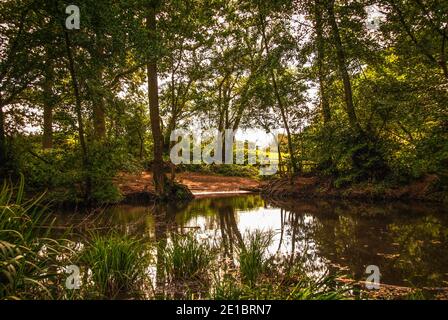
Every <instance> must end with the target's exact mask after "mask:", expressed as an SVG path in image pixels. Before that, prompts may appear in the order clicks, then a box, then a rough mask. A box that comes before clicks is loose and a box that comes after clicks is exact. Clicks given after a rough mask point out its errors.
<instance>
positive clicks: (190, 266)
mask: <svg viewBox="0 0 448 320" xmlns="http://www.w3.org/2000/svg"><path fill="white" fill-rule="evenodd" d="M213 257H214V250H213V248H212V247H211V246H210V245H209V244H208V243H207V242H201V241H199V240H198V239H197V237H196V234H195V233H193V232H190V233H187V234H184V235H182V234H174V235H173V236H172V238H171V241H170V242H169V243H168V245H167V247H166V248H165V250H164V253H163V265H164V268H165V270H166V274H167V275H168V277H169V279H171V280H172V281H175V280H179V279H194V278H203V277H206V276H207V268H208V267H209V266H210V263H211V262H212V260H213Z"/></svg>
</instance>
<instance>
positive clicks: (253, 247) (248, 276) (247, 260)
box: [238, 230, 273, 286]
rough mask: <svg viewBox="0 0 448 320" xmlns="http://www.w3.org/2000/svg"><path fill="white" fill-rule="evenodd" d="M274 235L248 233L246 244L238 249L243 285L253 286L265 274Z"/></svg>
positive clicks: (259, 232)
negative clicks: (268, 250)
mask: <svg viewBox="0 0 448 320" xmlns="http://www.w3.org/2000/svg"><path fill="white" fill-rule="evenodd" d="M272 237H273V234H272V233H271V232H262V231H259V230H256V231H255V232H252V233H246V235H245V239H244V243H243V244H242V245H241V246H240V247H239V248H238V263H239V270H240V274H241V280H242V282H243V283H245V284H247V285H249V286H252V285H253V284H255V282H256V281H257V280H258V277H259V276H260V275H261V274H262V273H263V272H264V270H265V268H266V266H267V262H268V256H267V253H266V251H267V248H268V247H269V245H270V244H271V243H272Z"/></svg>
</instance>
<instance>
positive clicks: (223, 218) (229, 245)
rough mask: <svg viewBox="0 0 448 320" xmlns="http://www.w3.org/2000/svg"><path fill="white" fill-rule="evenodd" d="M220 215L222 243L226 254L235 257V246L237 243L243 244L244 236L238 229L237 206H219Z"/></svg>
mask: <svg viewBox="0 0 448 320" xmlns="http://www.w3.org/2000/svg"><path fill="white" fill-rule="evenodd" d="M217 213H218V217H219V226H220V230H221V238H222V245H223V247H224V255H225V256H227V257H233V248H234V247H235V244H237V245H238V246H242V245H243V244H244V243H243V237H242V236H241V232H240V231H239V229H238V224H237V222H236V218H235V214H236V212H235V208H234V207H232V206H229V205H223V206H219V207H218V208H217Z"/></svg>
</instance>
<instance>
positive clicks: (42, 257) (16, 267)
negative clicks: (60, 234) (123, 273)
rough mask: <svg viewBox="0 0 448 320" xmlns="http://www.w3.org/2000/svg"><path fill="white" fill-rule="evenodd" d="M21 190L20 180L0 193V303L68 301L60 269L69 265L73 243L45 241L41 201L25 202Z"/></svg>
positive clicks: (45, 221) (47, 221)
mask: <svg viewBox="0 0 448 320" xmlns="http://www.w3.org/2000/svg"><path fill="white" fill-rule="evenodd" d="M23 189H24V179H23V176H22V177H21V180H20V183H19V185H18V187H17V188H16V190H14V188H13V187H12V186H9V185H8V184H6V183H5V184H4V185H3V188H2V190H1V192H0V300H1V299H64V298H67V297H68V296H69V295H68V293H67V292H66V290H65V287H64V286H63V285H62V283H63V281H64V279H65V275H64V274H63V273H62V272H61V269H62V268H63V266H64V265H68V264H70V257H71V256H72V255H73V250H72V249H71V247H72V242H70V241H68V240H54V239H50V238H48V233H49V230H50V229H51V228H50V227H51V221H50V219H49V215H48V213H47V211H46V209H45V208H43V207H40V205H39V202H40V200H41V198H42V197H39V198H37V199H35V200H33V201H29V202H24V201H23V193H24V192H23ZM43 225H45V231H42V228H41V227H42V226H43Z"/></svg>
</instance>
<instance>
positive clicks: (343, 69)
mask: <svg viewBox="0 0 448 320" xmlns="http://www.w3.org/2000/svg"><path fill="white" fill-rule="evenodd" d="M327 12H328V18H329V22H330V26H331V31H332V33H333V42H334V45H335V47H336V55H337V63H338V68H339V73H340V76H341V78H342V82H343V84H344V95H345V106H346V112H347V115H348V120H349V122H350V126H351V127H352V129H353V130H356V131H357V132H358V133H361V132H362V130H361V126H360V125H359V122H358V119H357V117H356V113H355V107H354V104H353V93H352V85H351V82H350V77H349V74H348V71H347V62H346V58H345V51H344V48H343V46H342V40H341V36H340V34H339V27H338V24H337V22H336V18H335V15H334V0H329V1H328V3H327Z"/></svg>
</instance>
